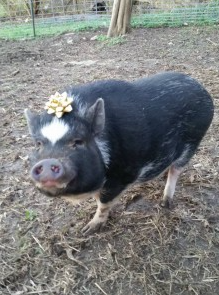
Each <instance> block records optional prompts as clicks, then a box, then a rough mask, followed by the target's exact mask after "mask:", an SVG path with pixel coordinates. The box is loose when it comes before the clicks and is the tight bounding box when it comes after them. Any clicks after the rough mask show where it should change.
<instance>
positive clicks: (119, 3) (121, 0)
mask: <svg viewBox="0 0 219 295" xmlns="http://www.w3.org/2000/svg"><path fill="white" fill-rule="evenodd" d="M131 13H132V0H114V3H113V11H112V17H111V22H110V26H109V30H108V34H107V36H108V37H115V36H121V35H125V34H126V33H128V32H129V31H130V21H131Z"/></svg>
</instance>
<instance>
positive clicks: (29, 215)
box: [0, 26, 219, 295]
mask: <svg viewBox="0 0 219 295" xmlns="http://www.w3.org/2000/svg"><path fill="white" fill-rule="evenodd" d="M218 31H219V26H214V27H206V28H204V27H192V28H191V27H184V28H159V29H138V30H133V31H132V33H131V34H130V35H128V36H126V37H125V38H124V40H123V42H122V41H121V40H117V41H118V42H116V41H114V42H111V44H109V43H107V42H106V41H97V40H91V38H92V37H94V36H95V35H100V34H104V33H106V32H105V31H96V32H85V33H74V34H65V35H61V36H56V37H50V38H45V39H36V40H21V41H16V42H14V41H6V40H5V41H1V43H0V63H1V65H0V66H1V76H0V85H1V100H0V111H1V119H0V125H1V144H0V162H1V169H0V172H1V178H0V181H1V195H0V204H1V208H0V219H1V228H0V239H1V242H0V257H1V258H0V294H2V295H8V294H13V295H21V294H25V295H26V294H48V295H50V294H54V295H55V294H56V295H62V294H73V295H79V294H80V295H81V294H86V295H94V294H95V295H96V294H98V295H99V294H100V295H102V294H105V295H106V294H107V295H117V294H121V295H124V294H129V295H138V294H139V295H143V294H147V295H167V294H174V295H177V294H180V295H189V294H191V295H218V294H219V196H218V195H219V184H218V171H219V143H218V140H219V135H218V129H219V112H218V105H219V33H218ZM94 39H95V38H94ZM116 43H117V44H116ZM164 70H173V71H181V72H185V73H188V74H190V75H191V76H192V77H194V78H197V79H198V80H199V81H200V82H201V83H203V85H204V86H205V87H206V88H207V89H208V91H209V92H210V93H211V94H212V97H213V98H214V102H215V107H216V110H215V116H214V121H213V124H212V126H211V128H210V129H209V132H208V133H207V135H206V137H205V139H204V141H203V142H202V144H201V146H200V148H199V151H198V153H197V155H195V156H194V158H193V159H192V161H191V162H190V164H189V166H188V167H187V168H186V170H185V172H184V173H183V175H182V177H181V179H180V181H179V183H178V186H177V189H176V195H175V200H174V201H175V202H174V204H175V206H174V209H173V210H171V211H168V210H164V209H162V208H160V207H159V200H160V199H161V196H162V191H163V189H164V185H165V179H166V175H162V176H161V177H159V179H156V180H154V181H152V182H149V183H146V184H142V185H139V186H136V187H131V188H130V189H129V190H128V191H126V192H125V193H124V195H123V196H122V198H121V202H120V203H119V205H117V206H116V208H115V209H114V210H113V212H112V214H111V215H112V216H111V217H110V220H109V222H108V224H107V226H106V228H105V229H104V230H102V231H101V232H98V233H96V234H93V235H89V236H83V235H82V233H81V229H82V227H83V226H84V225H85V224H86V223H87V222H88V221H89V220H90V219H91V217H92V216H93V214H94V213H95V209H96V204H95V201H94V200H92V199H91V200H89V201H87V202H84V203H82V204H79V205H77V206H73V205H72V204H68V203H66V202H64V201H61V200H52V199H48V198H47V197H45V196H43V195H41V194H40V193H39V192H38V191H37V190H36V189H35V188H34V187H33V186H32V184H31V183H30V181H29V178H28V157H27V155H28V154H29V153H30V152H31V147H32V143H31V139H30V137H29V135H28V130H27V126H26V122H25V119H24V115H23V110H24V108H26V107H30V108H32V109H36V110H37V111H40V110H42V109H43V107H44V103H45V101H47V99H48V97H49V96H50V95H51V94H53V93H54V92H55V91H56V90H59V89H60V88H63V86H67V85H70V84H76V83H84V82H87V81H93V80H97V79H108V78H119V79H127V80H133V79H136V78H138V77H142V76H148V75H150V74H153V73H157V72H160V71H164Z"/></svg>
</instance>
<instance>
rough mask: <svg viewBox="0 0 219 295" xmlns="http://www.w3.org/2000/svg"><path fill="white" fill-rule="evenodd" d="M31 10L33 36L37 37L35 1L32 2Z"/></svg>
mask: <svg viewBox="0 0 219 295" xmlns="http://www.w3.org/2000/svg"><path fill="white" fill-rule="evenodd" d="M30 9H31V18H32V26H33V36H34V38H35V37H36V29H35V15H34V7H33V0H30Z"/></svg>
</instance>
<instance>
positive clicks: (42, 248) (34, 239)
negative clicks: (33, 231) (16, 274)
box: [32, 235, 45, 252]
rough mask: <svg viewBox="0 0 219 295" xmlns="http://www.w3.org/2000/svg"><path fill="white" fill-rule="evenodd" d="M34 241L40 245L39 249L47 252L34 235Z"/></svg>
mask: <svg viewBox="0 0 219 295" xmlns="http://www.w3.org/2000/svg"><path fill="white" fill-rule="evenodd" d="M32 237H33V239H34V240H35V242H37V244H38V245H39V247H40V248H41V249H42V250H43V252H45V249H44V248H43V246H42V245H41V244H40V241H39V240H38V239H37V238H36V237H34V235H32Z"/></svg>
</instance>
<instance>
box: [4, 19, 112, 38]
mask: <svg viewBox="0 0 219 295" xmlns="http://www.w3.org/2000/svg"><path fill="white" fill-rule="evenodd" d="M108 25H109V20H108V21H107V20H106V19H101V20H96V21H77V22H76V21H73V20H72V21H65V22H63V23H60V22H48V23H40V22H37V23H36V25H35V28H36V36H37V37H42V36H49V35H58V34H62V33H65V32H80V31H87V30H91V29H92V30H95V29H98V28H102V27H105V26H108ZM32 37H33V28H32V23H30V22H28V23H22V24H19V25H18V24H13V25H10V24H7V25H5V26H4V27H2V28H0V38H2V39H20V38H32Z"/></svg>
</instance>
